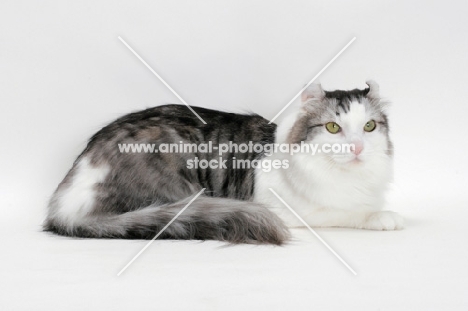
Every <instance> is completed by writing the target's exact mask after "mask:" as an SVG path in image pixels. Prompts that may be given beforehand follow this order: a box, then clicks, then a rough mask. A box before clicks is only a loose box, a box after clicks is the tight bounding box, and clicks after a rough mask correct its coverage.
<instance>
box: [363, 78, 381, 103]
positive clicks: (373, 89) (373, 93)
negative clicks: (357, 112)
mask: <svg viewBox="0 0 468 311" xmlns="http://www.w3.org/2000/svg"><path fill="white" fill-rule="evenodd" d="M366 84H367V85H368V86H369V92H368V93H367V97H369V98H374V99H377V98H380V91H379V85H378V84H377V82H375V81H374V80H367V81H366Z"/></svg>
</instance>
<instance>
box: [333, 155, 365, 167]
mask: <svg viewBox="0 0 468 311" xmlns="http://www.w3.org/2000/svg"><path fill="white" fill-rule="evenodd" d="M332 160H333V161H334V162H335V163H337V164H339V165H343V166H348V165H352V166H356V165H362V164H363V162H364V160H363V159H362V158H360V157H356V156H335V157H332Z"/></svg>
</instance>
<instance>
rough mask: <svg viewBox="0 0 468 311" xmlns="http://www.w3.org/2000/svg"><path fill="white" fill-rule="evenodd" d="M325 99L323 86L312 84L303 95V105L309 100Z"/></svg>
mask: <svg viewBox="0 0 468 311" xmlns="http://www.w3.org/2000/svg"><path fill="white" fill-rule="evenodd" d="M324 97H325V92H324V91H323V89H322V86H321V85H320V84H319V83H318V84H315V83H312V84H311V85H309V86H308V87H307V88H306V89H305V90H304V91H303V92H302V95H301V101H302V103H305V102H306V101H308V100H309V99H312V98H314V99H319V100H320V99H323V98H324Z"/></svg>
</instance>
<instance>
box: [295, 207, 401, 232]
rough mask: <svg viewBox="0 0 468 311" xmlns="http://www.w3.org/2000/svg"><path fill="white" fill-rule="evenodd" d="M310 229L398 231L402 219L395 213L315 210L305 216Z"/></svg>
mask: <svg viewBox="0 0 468 311" xmlns="http://www.w3.org/2000/svg"><path fill="white" fill-rule="evenodd" d="M304 220H305V221H306V223H307V224H308V225H310V226H311V227H344V228H357V229H369V230H400V229H403V227H404V221H403V218H402V217H401V216H400V215H398V214H397V213H395V212H391V211H379V212H365V211H348V210H338V209H325V208H324V209H316V210H314V211H313V212H310V213H308V214H307V215H305V217H304Z"/></svg>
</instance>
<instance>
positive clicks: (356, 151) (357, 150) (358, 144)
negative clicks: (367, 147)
mask: <svg viewBox="0 0 468 311" xmlns="http://www.w3.org/2000/svg"><path fill="white" fill-rule="evenodd" d="M353 144H354V149H352V151H353V153H354V154H355V155H359V154H360V153H361V152H362V149H364V145H363V143H362V141H354V142H353Z"/></svg>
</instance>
